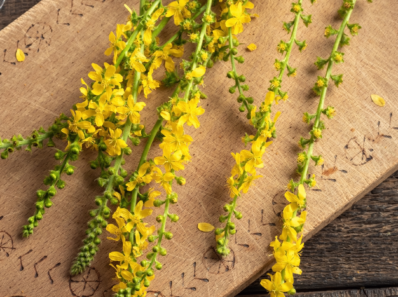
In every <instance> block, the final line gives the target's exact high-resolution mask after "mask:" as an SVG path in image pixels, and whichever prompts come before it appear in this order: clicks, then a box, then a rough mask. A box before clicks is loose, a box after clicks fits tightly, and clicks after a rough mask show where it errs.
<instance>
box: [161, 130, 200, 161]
mask: <svg viewBox="0 0 398 297" xmlns="http://www.w3.org/2000/svg"><path fill="white" fill-rule="evenodd" d="M161 132H162V134H163V136H164V137H163V141H162V143H161V144H160V145H159V147H160V148H161V149H162V150H163V151H177V150H180V151H182V153H183V155H184V157H185V158H186V157H189V149H188V147H189V145H190V144H191V143H192V141H193V139H192V137H191V136H189V135H186V134H185V133H184V128H183V126H182V125H181V126H179V125H178V124H176V123H172V131H169V130H166V129H162V131H161ZM185 158H184V159H185Z"/></svg>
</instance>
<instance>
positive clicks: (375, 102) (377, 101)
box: [370, 95, 386, 107]
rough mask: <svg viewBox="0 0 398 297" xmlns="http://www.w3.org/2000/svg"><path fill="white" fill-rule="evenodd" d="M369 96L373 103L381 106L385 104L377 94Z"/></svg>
mask: <svg viewBox="0 0 398 297" xmlns="http://www.w3.org/2000/svg"><path fill="white" fill-rule="evenodd" d="M370 97H372V100H373V103H374V104H376V105H378V106H381V107H383V106H384V105H386V101H385V100H384V99H383V98H381V97H380V96H379V95H370Z"/></svg>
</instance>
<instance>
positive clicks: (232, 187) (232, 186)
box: [215, 0, 314, 255]
mask: <svg viewBox="0 0 398 297" xmlns="http://www.w3.org/2000/svg"><path fill="white" fill-rule="evenodd" d="M313 2H314V1H311V3H313ZM301 5H302V0H300V1H298V2H297V3H292V9H291V11H292V12H293V13H294V14H295V18H294V20H293V21H291V22H289V23H284V25H283V28H284V29H286V30H287V31H288V32H289V33H291V38H290V40H289V41H288V42H284V41H281V42H280V43H279V45H278V52H280V53H282V54H284V53H285V56H284V59H283V60H276V62H275V68H276V70H277V71H279V75H278V76H277V77H274V78H273V79H272V80H271V85H270V87H269V89H268V90H269V92H268V93H267V95H266V97H265V100H264V102H263V103H262V104H261V106H260V108H259V110H258V111H257V107H256V106H255V105H253V102H254V100H253V98H252V97H246V96H245V95H244V91H248V90H249V86H248V85H243V86H242V85H241V83H242V82H245V77H244V75H238V74H237V71H236V64H235V60H236V61H238V62H239V63H243V62H244V60H243V57H236V55H237V53H238V50H237V46H238V45H239V42H237V39H236V37H235V36H233V34H237V33H240V32H242V31H243V29H242V28H239V29H236V27H235V26H236V24H237V23H235V19H237V18H238V16H240V18H241V22H242V23H244V22H247V16H248V14H247V13H245V11H244V9H245V8H246V9H248V8H250V9H251V8H253V4H252V3H250V2H246V4H245V5H243V4H242V3H241V2H239V1H238V2H236V3H235V4H232V3H231V4H227V8H226V10H225V11H226V13H225V15H226V19H227V20H226V26H227V27H229V31H228V37H229V54H228V55H229V57H230V60H231V65H232V70H231V71H230V72H228V74H227V76H228V77H229V78H231V79H234V80H235V85H234V86H233V87H231V88H230V90H229V91H230V93H232V94H233V93H235V92H236V90H238V92H239V96H238V103H240V104H241V106H240V108H239V110H240V111H241V112H244V111H245V110H246V109H247V118H248V119H249V121H250V124H251V125H252V126H253V127H254V128H255V129H256V134H255V135H246V136H245V137H243V139H242V140H243V142H244V143H245V145H247V144H249V143H250V144H251V149H250V150H242V151H241V152H240V153H236V154H232V157H233V158H234V159H235V166H234V167H233V169H232V172H231V176H230V177H229V178H228V179H227V187H228V189H229V193H230V197H231V198H232V199H233V200H232V202H230V203H228V204H226V205H225V206H224V211H225V212H226V213H227V214H226V215H222V216H220V218H219V220H220V222H221V223H225V227H224V228H217V229H216V231H215V233H216V240H217V252H218V253H219V254H221V255H228V254H229V253H230V250H229V248H228V238H229V235H230V234H235V233H236V229H235V224H234V223H233V222H232V216H235V218H236V219H241V218H242V213H240V212H239V211H237V210H236V206H237V201H238V198H239V197H240V196H241V195H242V193H247V192H248V191H249V188H250V187H251V186H253V185H254V181H255V180H256V179H258V178H260V177H261V176H260V175H257V172H256V169H257V168H263V167H264V163H263V161H262V157H263V154H264V153H265V151H266V148H267V147H268V146H269V145H271V144H272V141H269V139H271V138H275V137H276V127H275V124H276V121H277V119H278V117H279V116H280V112H277V113H276V114H275V116H274V118H273V119H271V113H272V107H273V105H274V103H276V104H277V103H278V101H279V100H281V99H283V100H284V101H286V100H287V92H282V91H281V84H282V78H283V75H284V73H285V70H286V69H287V70H288V74H287V75H288V76H295V75H296V69H295V68H292V67H291V66H289V60H290V56H291V52H292V49H293V46H294V44H296V45H297V46H298V48H299V50H300V51H302V50H304V49H305V47H306V42H305V41H302V42H301V41H298V40H297V39H296V35H297V30H298V25H299V21H300V19H302V20H303V22H304V24H305V25H306V26H308V24H310V23H311V15H308V16H305V15H304V14H303V13H302V12H303V9H302V6H301ZM244 15H246V16H244ZM281 45H283V47H282V48H281Z"/></svg>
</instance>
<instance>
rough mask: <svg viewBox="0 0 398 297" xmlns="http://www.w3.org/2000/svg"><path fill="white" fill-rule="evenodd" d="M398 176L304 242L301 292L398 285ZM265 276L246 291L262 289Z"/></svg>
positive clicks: (395, 175) (256, 291)
mask: <svg viewBox="0 0 398 297" xmlns="http://www.w3.org/2000/svg"><path fill="white" fill-rule="evenodd" d="M397 178H398V172H396V173H394V174H393V175H392V176H391V177H389V178H388V179H387V180H385V181H384V182H383V183H382V184H381V185H380V186H378V187H377V188H376V189H374V190H373V191H372V192H371V193H369V194H367V195H366V196H365V197H364V198H363V199H361V200H360V201H358V202H357V203H356V204H355V205H354V206H353V207H352V208H351V209H350V210H348V211H346V212H345V213H344V214H342V215H341V216H340V217H338V218H337V219H336V220H334V221H333V222H332V223H330V224H329V225H328V226H327V227H325V228H324V229H323V230H322V231H321V232H319V233H318V234H317V235H315V236H314V237H313V238H311V239H310V240H309V241H308V242H307V243H306V244H305V249H304V252H303V255H302V262H301V268H302V269H303V275H301V276H298V277H297V279H296V281H295V286H296V288H297V289H298V290H301V291H303V290H304V291H305V290H315V289H319V290H324V289H336V288H344V287H347V288H353V287H368V286H385V287H387V286H393V285H396V284H397V283H398V274H397V270H398V268H397V267H398V255H397V250H398V232H397V230H398V221H397V219H396V217H397V210H398V179H397ZM263 277H266V275H264V276H263ZM260 280H261V279H259V280H257V281H256V282H254V283H253V284H251V285H250V286H249V287H247V288H246V289H245V290H244V291H243V292H242V293H241V294H242V295H249V294H259V293H261V292H263V291H264V289H263V288H262V287H261V286H260Z"/></svg>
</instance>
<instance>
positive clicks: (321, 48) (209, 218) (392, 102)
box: [0, 0, 398, 297]
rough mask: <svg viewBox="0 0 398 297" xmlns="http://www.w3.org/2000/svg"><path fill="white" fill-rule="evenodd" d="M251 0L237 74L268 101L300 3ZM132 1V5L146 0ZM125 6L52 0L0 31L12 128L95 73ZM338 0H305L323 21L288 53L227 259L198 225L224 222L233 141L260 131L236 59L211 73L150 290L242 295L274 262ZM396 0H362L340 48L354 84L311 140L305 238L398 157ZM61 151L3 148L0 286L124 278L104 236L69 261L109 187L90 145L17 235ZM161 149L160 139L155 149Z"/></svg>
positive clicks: (70, 289) (70, 95)
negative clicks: (238, 90) (255, 176)
mask: <svg viewBox="0 0 398 297" xmlns="http://www.w3.org/2000/svg"><path fill="white" fill-rule="evenodd" d="M254 2H256V6H257V7H256V9H255V12H257V13H258V14H259V15H260V18H259V19H256V20H254V21H253V22H252V23H251V24H249V25H248V26H247V29H246V31H245V34H244V35H242V37H241V40H242V42H246V45H247V44H248V43H251V42H254V43H256V44H257V45H258V50H257V51H255V52H252V53H249V52H246V53H245V54H244V55H245V59H246V63H245V64H244V66H242V65H239V73H244V74H245V75H246V76H247V81H248V82H249V84H250V87H251V90H250V94H251V95H252V96H253V97H255V98H256V102H261V100H263V98H264V95H265V93H266V88H267V86H268V81H269V80H270V79H271V78H272V76H273V75H274V70H273V67H272V65H273V62H274V60H275V58H278V57H279V56H278V54H277V53H276V45H277V43H278V42H279V41H280V40H281V39H287V38H288V36H287V34H286V33H285V32H283V31H282V30H281V24H282V21H288V20H290V19H291V18H292V15H291V13H289V10H290V8H289V7H290V2H289V1H269V0H268V1H254ZM308 2H309V1H308ZM127 3H128V4H129V5H130V6H132V7H137V4H138V0H130V1H127ZM123 4H124V1H119V0H115V1H112V0H103V1H96V0H79V1H77V0H74V1H73V0H43V1H41V2H40V3H39V4H38V5H36V6H35V7H34V8H32V9H31V10H30V11H29V12H27V13H26V14H24V15H23V16H22V17H20V18H19V19H18V20H16V21H15V22H13V23H12V24H11V25H10V26H8V27H6V28H5V29H3V30H2V31H1V32H0V49H1V51H2V52H3V55H4V56H3V59H2V60H0V89H1V93H0V106H1V107H2V108H1V109H0V135H1V136H2V137H3V138H4V137H11V136H12V135H14V134H16V133H22V134H23V135H25V136H26V135H29V134H30V133H31V132H32V131H33V130H34V129H37V128H38V127H40V126H44V127H48V126H49V125H51V123H52V121H53V119H54V118H55V117H56V116H57V115H59V114H60V113H61V112H65V113H67V112H68V111H69V109H70V107H71V106H72V105H73V104H74V103H75V102H77V101H79V98H78V97H79V87H80V78H81V77H83V78H85V79H86V78H87V73H88V72H89V71H90V70H91V66H90V65H91V63H93V62H95V63H98V64H102V63H103V62H104V61H105V60H106V57H105V56H104V55H103V52H104V51H105V49H106V48H107V46H108V34H109V32H110V31H111V30H114V28H115V25H116V23H117V22H119V23H121V22H124V20H125V19H126V17H127V13H126V11H125V10H124V8H123ZM340 4H341V0H329V1H319V3H318V4H317V5H315V6H310V5H309V3H307V1H305V4H304V8H305V12H306V13H311V14H313V21H314V23H313V24H312V25H311V26H310V28H308V29H307V28H305V27H304V26H301V27H300V30H299V36H298V37H299V39H301V40H302V39H306V40H307V42H308V44H309V46H308V49H307V50H306V51H305V52H304V53H302V54H299V53H298V51H297V49H294V52H293V57H292V61H291V64H292V66H294V67H298V71H299V72H298V76H297V77H296V78H294V79H285V81H284V87H285V89H287V90H289V92H290V100H289V101H288V102H287V103H285V104H280V105H279V106H278V109H279V110H281V111H282V116H281V118H280V121H279V122H278V138H277V139H276V141H275V142H274V144H273V145H272V146H271V147H270V149H269V151H268V154H266V156H265V157H264V159H265V163H266V164H267V165H266V166H265V168H264V169H262V170H260V174H261V175H263V176H264V178H262V179H261V180H259V181H258V182H257V186H256V187H254V188H253V189H252V190H250V192H249V193H248V194H247V195H245V196H244V197H242V199H241V200H240V201H239V207H238V209H239V210H240V211H242V213H243V215H244V217H243V219H242V220H241V221H239V222H238V223H237V230H238V232H237V234H236V235H235V236H234V237H232V238H231V249H232V253H231V255H230V256H229V257H228V258H226V259H220V258H219V257H218V256H217V255H216V254H215V252H214V246H215V242H214V238H213V234H205V233H201V232H199V231H198V230H197V223H198V222H209V223H212V224H213V225H216V226H219V225H220V224H219V223H218V216H219V215H220V214H222V207H223V205H224V204H225V203H226V202H227V201H229V196H228V194H227V191H226V189H225V186H224V184H225V179H226V177H227V176H228V175H229V172H230V169H231V168H232V166H233V159H232V158H231V156H230V152H231V151H233V152H237V151H240V150H241V149H243V144H242V143H241V141H240V138H241V136H242V135H244V133H245V132H248V133H250V132H251V131H252V130H251V127H250V126H249V125H248V123H247V120H246V119H245V116H244V115H243V114H240V113H239V112H238V103H237V102H236V100H235V99H236V95H231V94H229V93H228V86H229V85H230V84H231V81H229V80H228V79H227V78H226V75H225V74H226V72H227V71H228V70H229V67H230V66H229V64H228V63H224V64H219V65H216V66H215V67H214V68H213V69H211V70H209V71H208V74H207V76H206V87H205V90H204V91H205V92H206V93H207V95H208V96H209V99H208V100H206V101H202V105H203V106H204V107H205V108H206V113H205V114H204V115H203V116H202V118H201V121H202V126H201V128H200V129H198V130H190V131H189V133H190V134H191V135H192V136H193V138H194V140H195V142H194V143H193V145H192V155H193V161H192V162H191V163H190V164H189V166H187V170H186V171H185V173H186V177H187V181H188V182H187V185H186V186H185V187H181V188H179V189H178V193H179V197H180V198H179V203H178V204H177V205H175V206H173V207H172V209H173V211H174V212H176V213H178V215H179V216H180V218H181V219H180V221H179V223H177V224H174V225H168V228H170V231H172V232H173V234H174V238H173V240H171V241H168V242H167V243H166V248H167V250H168V256H167V257H165V258H163V259H161V260H162V262H163V263H164V269H163V270H162V271H161V272H157V273H156V278H155V280H154V282H153V283H152V285H151V288H150V292H149V293H148V295H147V296H150V297H153V296H164V297H166V296H167V297H168V296H174V297H177V296H194V297H195V296H197V297H202V296H206V297H218V296H234V295H235V294H236V293H238V292H239V291H240V290H241V289H242V288H244V287H245V286H246V285H248V284H249V283H250V282H251V281H253V280H254V279H255V278H256V277H258V276H259V275H260V274H261V273H263V272H264V271H266V270H267V269H269V268H270V267H271V265H272V261H273V259H272V256H271V250H270V249H269V248H268V246H269V243H270V241H271V240H273V238H274V237H275V236H276V235H278V234H279V233H280V221H279V218H278V213H279V212H280V211H281V210H282V208H283V206H284V200H283V193H284V191H285V189H286V184H287V182H288V180H290V179H291V178H297V177H296V176H295V173H294V172H295V167H296V164H295V160H296V154H297V153H298V152H299V149H298V147H297V142H298V140H299V138H300V136H301V135H305V134H306V133H308V131H309V129H308V127H306V125H305V124H303V123H302V120H301V118H302V113H303V112H305V111H308V112H314V111H315V109H316V106H317V97H314V96H313V94H312V91H311V88H312V86H313V84H314V82H315V81H316V77H317V75H324V72H323V71H320V72H319V71H317V70H316V69H315V66H314V64H313V63H314V61H315V60H316V56H317V55H319V56H322V57H327V56H328V53H329V52H330V50H331V47H332V43H333V40H326V39H325V38H324V37H323V31H324V28H325V27H326V26H327V25H329V24H332V25H334V26H335V27H337V25H338V24H339V22H340V20H339V18H338V17H337V16H336V15H337V13H336V12H337V10H338V8H339V6H340ZM397 10H398V2H397V1H395V0H384V1H377V2H376V3H374V4H368V3H367V2H366V1H364V0H359V1H358V4H357V7H356V9H355V10H354V13H353V16H352V20H351V22H352V23H353V22H359V23H360V24H361V25H362V27H363V29H362V30H361V32H360V35H359V37H357V38H354V39H353V40H352V42H351V43H352V46H350V47H349V48H347V49H344V51H345V52H346V55H345V60H346V63H345V64H343V65H339V66H336V67H335V69H334V74H340V73H344V75H345V82H344V84H343V85H342V86H340V88H338V89H337V88H335V87H332V88H331V89H330V91H329V93H328V96H327V100H326V104H327V105H332V106H334V107H335V108H336V109H337V112H338V113H337V116H336V118H335V119H334V120H332V121H327V122H326V124H327V130H326V131H325V132H324V139H322V140H321V141H320V142H319V143H318V144H317V145H316V149H315V153H316V154H322V155H323V156H324V157H325V160H326V162H325V166H324V167H323V168H320V167H318V168H311V172H313V173H315V174H316V176H317V179H318V184H319V187H318V188H316V189H314V190H312V191H309V193H308V222H307V224H306V226H305V239H306V240H307V239H308V238H310V237H311V236H312V235H314V234H315V233H316V232H317V231H319V230H320V229H321V228H322V227H324V226H325V225H326V224H328V223H329V222H330V221H331V220H333V219H334V218H335V217H336V216H338V215H339V214H340V213H342V212H343V211H344V210H345V209H347V208H349V207H350V206H351V205H352V204H353V203H354V202H355V201H357V200H358V199H360V198H361V197H362V196H363V195H364V194H365V193H367V192H369V191H370V190H371V189H373V188H374V187H375V186H376V185H377V184H379V183H380V182H381V181H382V180H383V179H384V178H386V177H387V176H388V175H389V174H391V173H392V172H393V171H395V170H397V169H398V166H397V165H398V157H397V155H398V111H397V110H398V109H397V108H398V106H397V105H398V104H397V102H396V98H397V95H398V87H397V84H396V81H397V79H398V77H397V70H398V60H397V59H396V53H397V50H396V49H397V48H398V39H397V38H395V36H396V34H397V33H398V32H397V28H396V26H395V22H394V20H395V14H394V13H395V11H397ZM171 29H172V28H171ZM170 32H171V31H170ZM170 32H169V34H170ZM17 46H19V47H20V48H22V49H23V50H24V52H25V53H26V54H27V56H26V60H25V62H23V63H18V62H16V60H15V51H16V49H17ZM244 47H245V45H242V46H241V48H242V50H244ZM169 94H170V90H163V89H161V90H160V91H159V92H156V94H155V95H154V96H151V97H150V99H148V100H147V101H146V103H147V104H148V107H147V108H146V110H145V112H144V114H143V121H144V122H145V123H147V124H148V126H151V125H153V123H154V116H153V115H154V113H155V107H156V106H158V105H159V104H160V102H162V101H165V100H167V96H168V95H169ZM371 94H378V95H381V96H383V97H384V98H385V99H386V101H387V104H386V106H385V107H384V108H381V107H378V106H376V105H375V104H374V103H373V102H372V101H371V99H370V95H371ZM141 100H144V99H143V98H141ZM58 144H59V146H60V147H64V145H65V144H64V143H58ZM141 150H142V147H140V148H138V149H137V150H136V151H137V154H133V155H132V156H130V157H129V158H128V162H127V164H128V165H127V168H128V169H129V170H133V169H134V168H135V166H136V164H137V159H138V156H139V155H140V152H141ZM54 152H55V150H54V149H53V148H44V149H42V150H34V151H33V152H32V153H28V152H23V151H21V152H18V153H15V154H12V155H11V156H10V158H9V159H8V160H6V161H4V160H1V163H0V164H1V165H0V203H1V204H0V205H1V206H0V261H1V265H0V279H1V281H0V296H29V297H42V296H57V297H68V296H98V297H100V296H111V295H112V293H111V290H110V288H111V287H112V285H113V284H115V281H113V280H112V278H113V277H114V271H113V269H112V268H111V267H110V266H109V265H108V264H109V260H108V253H109V252H110V251H113V250H119V249H120V243H115V242H109V241H107V240H106V239H105V238H106V236H107V234H103V236H102V237H103V239H104V241H103V244H102V245H101V250H100V253H99V254H98V256H97V258H96V260H95V261H94V262H93V265H92V267H91V268H90V269H89V270H88V271H87V272H86V273H85V274H84V275H81V276H77V277H73V278H71V277H70V276H69V273H68V271H69V268H70V265H71V262H72V260H73V259H74V257H75V255H76V253H77V251H78V248H79V247H80V246H81V244H82V243H81V242H82V240H83V239H84V237H85V229H86V222H87V221H88V219H89V216H88V211H89V210H90V209H92V208H94V207H95V205H94V197H95V195H98V194H100V193H101V192H102V189H101V188H100V187H99V186H98V185H97V184H96V181H95V179H96V178H97V177H98V174H99V173H98V171H94V170H91V169H90V168H89V166H88V161H89V160H92V159H93V158H94V154H93V153H92V152H88V151H87V152H84V153H83V154H82V155H81V158H80V160H79V161H78V162H76V163H75V164H74V165H76V166H77V170H76V171H75V172H76V173H75V174H74V175H73V176H70V177H66V178H65V180H66V182H67V186H66V188H65V189H64V190H62V191H59V194H57V196H56V198H55V199H54V206H53V207H52V208H51V209H49V210H48V211H47V212H46V215H45V216H44V219H43V220H42V221H41V222H40V226H39V228H37V229H36V230H35V233H34V234H33V236H31V237H30V238H29V239H22V238H21V230H22V225H23V224H25V222H26V219H27V217H28V216H30V215H31V214H32V213H33V211H34V202H35V200H36V197H35V191H36V190H37V189H39V188H43V187H44V186H43V185H42V180H43V177H44V176H45V175H46V174H48V171H49V170H51V169H52V168H53V167H54V166H55V165H57V161H56V160H55V159H54V158H53V154H54ZM159 153H160V150H159V148H158V147H157V145H156V146H155V149H154V150H153V151H152V152H151V157H153V156H155V155H157V154H159ZM153 223H155V222H154V221H153ZM104 233H106V232H104ZM353 252H355V251H353ZM304 253H305V251H304ZM303 273H305V271H304V272H303Z"/></svg>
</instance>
